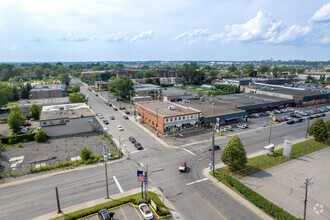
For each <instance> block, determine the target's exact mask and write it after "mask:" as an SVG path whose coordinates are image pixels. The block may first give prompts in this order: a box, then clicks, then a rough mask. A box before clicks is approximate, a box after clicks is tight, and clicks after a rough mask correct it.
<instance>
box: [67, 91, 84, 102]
mask: <svg viewBox="0 0 330 220" xmlns="http://www.w3.org/2000/svg"><path fill="white" fill-rule="evenodd" d="M69 100H70V102H71V103H79V102H85V100H86V98H85V95H83V94H81V93H71V94H70V96H69Z"/></svg>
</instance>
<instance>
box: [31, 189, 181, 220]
mask: <svg viewBox="0 0 330 220" xmlns="http://www.w3.org/2000/svg"><path fill="white" fill-rule="evenodd" d="M149 191H151V192H154V193H155V194H156V195H157V196H158V197H159V198H160V200H162V198H163V199H164V204H165V206H166V207H167V208H168V209H169V210H170V211H171V213H172V217H173V218H174V219H183V218H182V217H181V216H180V214H179V213H178V212H177V211H176V209H175V208H174V206H173V205H172V204H171V203H170V201H169V200H167V199H166V198H164V197H162V193H161V192H160V191H159V189H158V188H155V187H149ZM140 192H141V188H136V189H132V190H129V191H125V192H123V193H118V194H115V195H111V196H110V199H106V198H100V199H96V200H92V201H88V202H85V203H81V204H78V205H74V206H71V207H68V208H64V209H62V213H57V211H54V212H51V213H48V214H45V215H42V216H39V217H37V218H34V220H44V219H52V218H56V217H60V216H63V215H64V214H69V213H71V212H75V211H78V210H81V209H85V208H89V207H92V206H95V205H99V204H102V203H105V202H109V201H111V200H116V199H120V198H123V197H126V196H130V195H134V194H137V193H140Z"/></svg>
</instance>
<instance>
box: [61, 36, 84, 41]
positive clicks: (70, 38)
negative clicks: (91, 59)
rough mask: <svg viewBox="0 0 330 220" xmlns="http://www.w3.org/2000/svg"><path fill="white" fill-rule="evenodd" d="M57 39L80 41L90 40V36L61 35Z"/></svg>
mask: <svg viewBox="0 0 330 220" xmlns="http://www.w3.org/2000/svg"><path fill="white" fill-rule="evenodd" d="M59 40H60V41H70V42H82V41H88V40H90V38H89V37H84V36H80V37H76V36H72V35H69V36H67V37H61V38H60V39H59Z"/></svg>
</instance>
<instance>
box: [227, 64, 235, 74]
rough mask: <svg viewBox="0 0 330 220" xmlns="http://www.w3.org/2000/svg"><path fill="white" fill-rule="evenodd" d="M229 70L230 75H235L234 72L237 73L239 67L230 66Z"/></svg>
mask: <svg viewBox="0 0 330 220" xmlns="http://www.w3.org/2000/svg"><path fill="white" fill-rule="evenodd" d="M227 70H228V71H229V72H230V73H233V72H235V71H236V70H237V67H236V66H235V65H234V64H232V65H231V66H228V67H227Z"/></svg>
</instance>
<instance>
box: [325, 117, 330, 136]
mask: <svg viewBox="0 0 330 220" xmlns="http://www.w3.org/2000/svg"><path fill="white" fill-rule="evenodd" d="M325 127H326V128H327V130H328V133H330V120H327V121H326V122H325Z"/></svg>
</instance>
